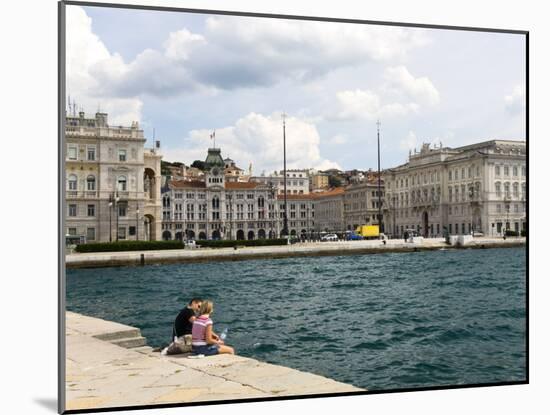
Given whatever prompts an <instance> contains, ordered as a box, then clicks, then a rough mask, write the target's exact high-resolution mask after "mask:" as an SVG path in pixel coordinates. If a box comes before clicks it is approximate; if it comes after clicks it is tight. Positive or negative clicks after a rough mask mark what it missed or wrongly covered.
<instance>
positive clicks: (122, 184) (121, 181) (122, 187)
mask: <svg viewBox="0 0 550 415" xmlns="http://www.w3.org/2000/svg"><path fill="white" fill-rule="evenodd" d="M117 184H118V187H117V189H118V191H119V192H125V191H126V189H127V186H126V185H127V183H126V176H118V182H117Z"/></svg>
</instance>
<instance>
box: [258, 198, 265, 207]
mask: <svg viewBox="0 0 550 415" xmlns="http://www.w3.org/2000/svg"><path fill="white" fill-rule="evenodd" d="M258 207H259V208H263V207H264V198H263V196H260V197H259V198H258Z"/></svg>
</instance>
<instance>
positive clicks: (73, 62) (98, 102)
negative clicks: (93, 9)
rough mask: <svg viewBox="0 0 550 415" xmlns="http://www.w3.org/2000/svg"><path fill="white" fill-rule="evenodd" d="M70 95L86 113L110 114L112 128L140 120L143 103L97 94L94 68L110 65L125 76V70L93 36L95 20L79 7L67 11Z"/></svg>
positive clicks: (68, 83)
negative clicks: (92, 111) (91, 111)
mask: <svg viewBox="0 0 550 415" xmlns="http://www.w3.org/2000/svg"><path fill="white" fill-rule="evenodd" d="M66 47H67V52H66V56H67V70H66V73H67V87H66V90H67V94H68V95H71V97H72V100H76V102H77V104H78V105H79V106H82V107H83V108H84V109H85V110H88V111H90V110H95V109H97V108H98V107H101V110H102V111H108V112H109V118H110V122H111V123H112V124H115V125H116V124H123V125H128V124H130V123H131V122H132V121H138V120H140V118H141V108H142V105H143V103H142V101H141V100H140V99H139V98H137V97H127V98H120V97H117V96H116V95H115V94H113V93H112V91H111V93H109V91H106V92H105V93H102V94H98V92H99V90H100V89H101V88H100V83H99V82H98V80H97V79H96V77H95V76H94V75H93V73H92V68H93V67H95V66H98V65H106V63H109V65H110V67H111V71H112V73H113V74H117V76H122V75H123V73H124V66H123V64H122V59H121V58H120V56H118V55H116V54H115V55H111V54H110V53H109V51H108V50H107V48H106V47H105V45H104V44H103V42H102V41H101V40H100V39H99V38H98V37H97V36H96V35H95V34H94V33H93V32H92V19H91V18H90V17H88V16H87V15H86V12H85V11H84V9H82V8H81V7H78V6H69V7H67V45H66Z"/></svg>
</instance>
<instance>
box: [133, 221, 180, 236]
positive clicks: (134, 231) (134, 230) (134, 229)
mask: <svg viewBox="0 0 550 415" xmlns="http://www.w3.org/2000/svg"><path fill="white" fill-rule="evenodd" d="M178 225H180V226H179V228H181V223H179V224H176V229H179V228H178ZM135 234H136V227H135V226H130V227H129V228H128V235H130V236H134V235H135Z"/></svg>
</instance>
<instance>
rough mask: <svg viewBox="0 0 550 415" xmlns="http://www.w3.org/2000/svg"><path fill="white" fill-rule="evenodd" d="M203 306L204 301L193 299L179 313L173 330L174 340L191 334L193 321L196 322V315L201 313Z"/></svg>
mask: <svg viewBox="0 0 550 415" xmlns="http://www.w3.org/2000/svg"><path fill="white" fill-rule="evenodd" d="M201 304H202V300H201V299H200V298H193V299H192V300H191V301H189V304H187V306H186V307H185V308H184V309H183V310H181V311H180V312H179V314H178V315H177V317H176V320H175V321H174V327H173V328H172V338H174V337H181V336H185V335H187V334H191V330H192V329H193V321H195V315H196V313H198V312H199V309H200V308H201Z"/></svg>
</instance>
